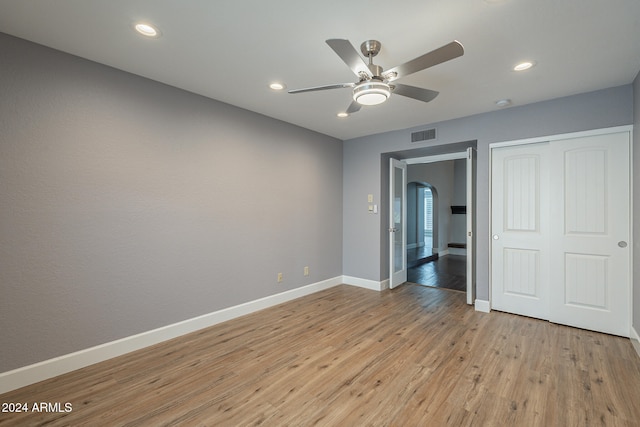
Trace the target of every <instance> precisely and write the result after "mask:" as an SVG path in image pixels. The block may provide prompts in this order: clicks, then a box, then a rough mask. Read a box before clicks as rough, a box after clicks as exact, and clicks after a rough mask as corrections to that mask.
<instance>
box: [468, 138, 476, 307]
mask: <svg viewBox="0 0 640 427" xmlns="http://www.w3.org/2000/svg"><path fill="white" fill-rule="evenodd" d="M475 168H476V150H475V149H474V148H473V147H469V148H467V304H473V303H474V302H475V299H476V288H475V277H476V262H475V260H476V254H475V250H474V241H475V229H476V216H475V215H474V208H475V204H476V203H475V197H476V191H475Z"/></svg>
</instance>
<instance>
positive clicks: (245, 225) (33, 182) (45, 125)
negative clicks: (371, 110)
mask: <svg viewBox="0 0 640 427" xmlns="http://www.w3.org/2000/svg"><path fill="white" fill-rule="evenodd" d="M0 56H1V57H2V66H0V286H1V297H0V325H2V326H1V327H0V343H1V345H0V372H3V371H7V370H11V369H14V368H17V367H20V366H25V365H28V364H31V363H34V362H38V361H42V360H45V359H49V358H52V357H55V356H59V355H62V354H67V353H70V352H73V351H77V350H81V349H84V348H88V347H91V346H94V345H97V344H101V343H105V342H109V341H112V340H116V339H119V338H123V337H126V336H130V335H133V334H137V333H140V332H144V331H148V330H151V329H154V328H158V327H161V326H164V325H168V324H171V323H175V322H178V321H181V320H185V319H189V318H193V317H195V316H199V315H202V314H205V313H210V312H213V311H216V310H219V309H221V308H225V307H229V306H233V305H237V304H240V303H243V302H246V301H252V300H255V299H258V298H261V297H264V296H268V295H272V294H276V293H279V292H282V291H285V290H289V289H292V288H296V287H300V286H302V285H306V284H309V283H314V282H318V281H321V280H325V279H328V278H333V277H337V276H340V275H341V274H342V142H341V141H339V140H336V139H333V138H330V137H327V136H325V135H321V134H318V133H314V132H311V131H308V130H305V129H302V128H299V127H296V126H293V125H289V124H286V123H284V122H280V121H276V120H273V119H270V118H267V117H264V116H261V115H257V114H254V113H251V112H248V111H245V110H241V109H238V108H235V107H232V106H229V105H226V104H222V103H219V102H216V101H213V100H211V99H207V98H204V97H200V96H196V95H194V94H191V93H187V92H185V91H181V90H178V89H175V88H172V87H169V86H166V85H163V84H160V83H157V82H153V81H150V80H147V79H144V78H141V77H137V76H134V75H131V74H127V73H124V72H121V71H118V70H115V69H112V68H109V67H105V66H102V65H99V64H96V63H93V62H90V61H86V60H83V59H80V58H77V57H73V56H70V55H67V54H64V53H61V52H58V51H55V50H51V49H48V48H45V47H42V46H38V45H35V44H32V43H29V42H26V41H23V40H19V39H16V38H13V37H9V36H6V35H2V34H0ZM372 192H373V189H372ZM364 202H365V204H366V194H365V199H364ZM365 209H366V206H365ZM304 266H309V267H310V272H311V275H310V276H309V277H303V267H304ZM278 272H282V273H284V283H282V284H278V283H276V276H277V273H278Z"/></svg>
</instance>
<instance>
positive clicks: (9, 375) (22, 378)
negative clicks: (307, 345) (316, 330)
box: [0, 276, 344, 394]
mask: <svg viewBox="0 0 640 427" xmlns="http://www.w3.org/2000/svg"><path fill="white" fill-rule="evenodd" d="M343 282H344V280H343V276H338V277H334V278H332V279H328V280H324V281H322V282H317V283H312V284H310V285H307V286H302V287H300V288H296V289H291V290H289V291H286V292H282V293H279V294H275V295H270V296H268V297H264V298H260V299H257V300H255V301H249V302H246V303H244V304H240V305H236V306H233V307H229V308H225V309H222V310H218V311H215V312H213V313H208V314H204V315H202V316H198V317H194V318H192V319H187V320H184V321H182V322H178V323H174V324H172V325H167V326H163V327H161V328H158V329H153V330H151V331H147V332H143V333H140V334H137V335H132V336H130V337H126V338H122V339H119V340H116V341H112V342H108V343H105V344H101V345H97V346H95V347H91V348H87V349H84V350H80V351H77V352H74V353H70V354H65V355H63V356H60V357H56V358H53V359H49V360H45V361H42V362H38V363H34V364H33V365H28V366H24V367H22V368H18V369H14V370H12V371H7V372H3V373H0V394H2V393H6V392H8V391H11V390H15V389H18V388H20V387H24V386H27V385H29V384H34V383H37V382H39V381H43V380H46V379H49V378H53V377H55V376H58V375H62V374H66V373H67V372H71V371H75V370H76V369H80V368H84V367H85V366H89V365H93V364H94V363H99V362H103V361H105V360H107V359H111V358H114V357H117V356H121V355H123V354H126V353H130V352H132V351H135V350H140V349H141V348H144V347H148V346H151V345H155V344H158V343H161V342H163V341H167V340H170V339H172V338H176V337H179V336H181V335H184V334H188V333H191V332H195V331H197V330H199V329H203V328H207V327H209V326H213V325H215V324H218V323H221V322H226V321H227V320H231V319H235V318H236V317H240V316H244V315H246V314H250V313H253V312H256V311H259V310H262V309H265V308H268V307H272V306H274V305H278V304H282V303H283V302H287V301H290V300H293V299H296V298H300V297H303V296H305V295H310V294H312V293H315V292H319V291H322V290H324V289H329V288H332V287H334V286H337V285H340V284H342V283H343Z"/></svg>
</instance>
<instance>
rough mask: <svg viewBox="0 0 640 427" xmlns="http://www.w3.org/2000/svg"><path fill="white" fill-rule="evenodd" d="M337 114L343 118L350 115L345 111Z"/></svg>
mask: <svg viewBox="0 0 640 427" xmlns="http://www.w3.org/2000/svg"><path fill="white" fill-rule="evenodd" d="M336 115H337V116H338V117H340V118H341V119H344V118H345V117H349V113H345V112H344V111H343V112H340V113H338V114H336Z"/></svg>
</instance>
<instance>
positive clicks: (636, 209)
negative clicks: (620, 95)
mask: <svg viewBox="0 0 640 427" xmlns="http://www.w3.org/2000/svg"><path fill="white" fill-rule="evenodd" d="M633 126H634V132H633V170H634V171H633V241H634V245H633V278H634V279H633V328H634V329H635V330H636V332H638V333H640V72H639V73H638V75H637V76H636V79H635V80H634V82H633Z"/></svg>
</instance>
